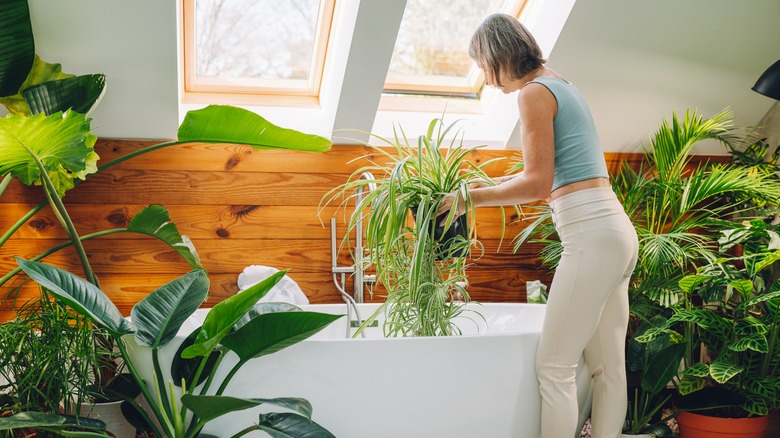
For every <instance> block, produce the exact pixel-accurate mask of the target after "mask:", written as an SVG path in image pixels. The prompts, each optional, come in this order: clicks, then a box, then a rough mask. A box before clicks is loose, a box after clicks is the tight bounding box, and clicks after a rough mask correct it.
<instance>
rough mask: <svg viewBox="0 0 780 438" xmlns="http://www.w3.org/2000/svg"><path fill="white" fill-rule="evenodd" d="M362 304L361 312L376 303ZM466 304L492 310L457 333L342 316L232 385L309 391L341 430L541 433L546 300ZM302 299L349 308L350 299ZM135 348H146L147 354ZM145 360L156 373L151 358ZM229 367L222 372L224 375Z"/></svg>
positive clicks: (214, 428)
mask: <svg viewBox="0 0 780 438" xmlns="http://www.w3.org/2000/svg"><path fill="white" fill-rule="evenodd" d="M358 306H359V309H360V313H361V316H362V317H363V318H366V317H368V316H369V315H371V314H372V313H373V312H374V310H376V308H377V307H378V305H377V304H360V305H358ZM467 308H468V309H469V310H475V311H477V312H479V314H481V315H482V317H484V320H483V318H481V317H479V316H476V315H474V314H473V313H472V314H471V316H470V317H468V316H469V312H466V317H460V320H459V321H458V326H459V327H461V329H462V330H463V332H464V334H463V335H462V336H454V337H425V338H422V337H421V338H388V339H386V338H383V336H382V328H381V324H382V322H381V320H380V321H379V326H378V327H370V328H367V329H366V337H365V338H360V337H359V338H355V339H350V338H346V318H341V319H339V320H337V321H336V322H335V323H333V324H331V325H330V326H328V327H326V328H325V329H324V330H323V331H321V332H319V333H318V334H316V335H315V336H313V337H311V338H309V339H307V340H305V341H303V342H301V343H299V344H296V345H293V346H292V347H289V348H287V349H285V350H282V351H280V352H278V353H274V354H272V355H269V356H265V357H260V358H257V359H253V360H252V361H250V362H249V363H247V364H246V365H245V366H244V367H243V368H242V370H241V372H239V373H238V375H237V376H236V377H235V378H234V379H233V381H232V382H231V384H230V386H228V389H227V390H226V391H225V395H234V396H238V397H258V398H272V397H303V398H306V399H307V400H309V401H310V402H311V404H312V406H313V408H314V413H313V417H312V418H313V420H314V421H316V422H317V423H319V424H320V425H322V426H324V427H325V428H327V429H328V430H330V431H331V432H332V433H333V434H334V435H335V436H336V437H338V438H423V437H425V438H483V437H484V438H536V437H538V436H539V416H540V414H539V410H540V397H539V393H538V383H537V380H536V373H535V371H534V356H535V352H536V347H537V344H538V342H539V334H540V330H541V326H542V321H543V319H544V310H545V306H544V305H537V304H503V303H502V304H499V303H489V304H483V305H477V304H469V305H468V306H467ZM303 309H304V310H307V311H317V312H323V313H332V314H343V313H346V305H344V304H320V305H309V306H303ZM207 311H208V309H200V310H198V311H197V312H196V313H195V314H194V315H193V316H192V317H191V318H190V320H189V321H187V323H185V325H184V326H183V327H182V330H181V331H180V333H179V337H177V339H176V340H174V341H173V342H171V344H169V345H168V346H166V347H165V349H164V351H161V353H162V354H161V359H162V363H170V362H169V358H170V357H171V356H172V355H173V353H174V352H175V351H176V348H178V345H179V344H180V343H181V341H182V340H183V339H184V337H185V336H186V335H187V334H189V333H190V332H191V331H192V330H193V329H194V328H196V327H197V326H199V325H200V323H201V322H202V320H203V318H204V317H205V314H206V312H207ZM133 350H134V351H136V353H134V354H139V355H140V356H139V358H140V357H141V356H146V355H147V354H148V352H146V353H144V352H143V351H139V349H137V348H136V349H133ZM231 356H232V357H226V358H225V360H224V361H223V364H222V367H220V368H221V369H222V370H228V369H230V368H231V367H232V365H234V364H235V363H236V361H235V356H234V355H231ZM149 362H151V361H149ZM140 368H141V371H142V372H144V373H147V374H148V376H149V378H150V381H151V376H152V369H151V363H149V366H148V367H146V366H142V367H140ZM588 374H589V373H588V371H587V369H586V366H585V365H584V362H583V361H582V360H581V361H580V367H579V369H578V375H577V384H578V391H579V403H580V425H582V424H583V423H584V422H585V419H586V418H587V416H588V414H589V412H590V404H591V393H592V382H591V379H590V377H589V375H588ZM223 376H224V375H219V374H218V379H220V378H221V377H223ZM262 408H263V407H262V406H261V407H259V408H255V409H252V410H246V411H241V412H236V413H232V414H228V415H225V416H223V417H221V418H218V419H216V420H214V421H212V422H211V423H209V424H208V425H207V426H206V427H205V428H204V429H203V431H204V433H208V434H212V435H216V436H219V437H230V436H232V435H233V434H234V433H236V432H238V431H240V430H241V429H243V428H244V427H246V426H247V425H249V424H251V423H252V422H255V421H256V419H257V414H258V413H259V412H262V411H263V410H262ZM268 410H272V411H273V410H275V411H279V410H280V408H269V409H268ZM246 436H251V437H264V436H268V435H266V434H265V433H263V432H252V433H251V434H249V435H246ZM564 438H565V437H564Z"/></svg>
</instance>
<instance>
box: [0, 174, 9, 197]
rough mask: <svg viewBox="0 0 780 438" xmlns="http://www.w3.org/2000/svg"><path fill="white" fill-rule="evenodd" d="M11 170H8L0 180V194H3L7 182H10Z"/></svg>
mask: <svg viewBox="0 0 780 438" xmlns="http://www.w3.org/2000/svg"><path fill="white" fill-rule="evenodd" d="M11 178H12V176H11V172H8V173H6V174H5V176H4V177H3V181H2V182H0V196H2V195H3V192H4V191H5V189H6V187H8V184H11Z"/></svg>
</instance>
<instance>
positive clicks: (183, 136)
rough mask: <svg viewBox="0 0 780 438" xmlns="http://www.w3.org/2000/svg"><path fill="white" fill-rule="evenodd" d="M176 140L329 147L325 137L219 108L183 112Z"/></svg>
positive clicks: (239, 110)
mask: <svg viewBox="0 0 780 438" xmlns="http://www.w3.org/2000/svg"><path fill="white" fill-rule="evenodd" d="M178 137H179V141H180V142H185V141H186V142H202V143H240V144H246V145H249V146H251V147H253V148H255V149H292V150H301V151H312V152H325V151H327V150H329V149H330V146H331V142H330V140H328V139H326V138H323V137H319V136H316V135H310V134H304V133H301V132H298V131H295V130H292V129H286V128H281V127H279V126H276V125H274V124H272V123H271V122H269V121H267V120H266V119H264V118H262V117H260V116H259V115H257V114H255V113H253V112H251V111H248V110H245V109H242V108H237V107H233V106H223V105H209V106H208V107H206V108H203V109H200V110H194V111H189V112H187V115H186V116H185V117H184V121H183V122H182V123H181V125H180V126H179V133H178Z"/></svg>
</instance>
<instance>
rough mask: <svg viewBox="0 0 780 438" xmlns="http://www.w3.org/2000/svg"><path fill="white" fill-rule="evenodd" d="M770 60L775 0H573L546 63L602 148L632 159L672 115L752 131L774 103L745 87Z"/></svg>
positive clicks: (779, 22) (776, 32) (777, 36)
mask: <svg viewBox="0 0 780 438" xmlns="http://www.w3.org/2000/svg"><path fill="white" fill-rule="evenodd" d="M778 59H780V1H778V0H750V1H732V0H684V1H680V0H654V1H644V0H623V1H615V0H590V1H588V0H579V1H577V2H576V3H575V5H574V7H573V9H572V11H571V13H570V15H569V19H568V21H567V22H566V25H565V26H564V29H563V31H562V32H561V35H560V37H559V38H558V41H557V42H556V45H555V48H554V49H553V51H552V53H551V55H550V59H549V65H550V66H551V67H552V68H554V69H556V70H558V71H560V72H561V73H563V74H564V75H566V76H567V77H568V78H569V79H570V80H572V81H574V82H575V84H576V85H577V86H578V87H579V88H580V90H581V91H582V92H583V93H584V94H585V95H586V97H587V99H588V102H589V104H590V106H591V109H592V111H593V112H594V117H595V119H596V121H597V125H598V128H599V135H600V136H601V139H602V142H603V143H604V148H605V150H611V151H634V150H641V145H640V143H641V142H644V143H647V140H648V138H649V135H650V133H652V132H653V131H654V130H655V129H656V127H657V126H658V124H659V123H660V121H661V119H662V118H663V117H665V118H670V117H671V115H672V112H673V111H676V112H677V113H678V114H684V113H685V111H686V110H688V109H690V110H698V113H699V114H702V115H704V116H712V115H714V114H716V113H718V112H720V111H721V110H723V109H724V108H727V107H729V108H730V109H731V110H732V111H733V113H734V122H735V124H736V125H738V126H753V125H756V124H758V123H759V121H760V120H761V118H762V116H763V115H764V114H765V113H766V112H767V110H768V109H769V108H770V107H771V106H772V104H773V103H774V102H775V101H774V100H772V99H770V98H768V97H765V96H762V95H760V94H758V93H756V92H754V91H752V90H751V89H750V88H751V87H752V86H753V84H754V83H755V81H756V80H757V79H758V77H759V76H760V75H761V73H762V72H763V71H764V70H765V69H766V68H767V67H769V66H770V65H772V63H774V62H775V61H777V60H778ZM699 152H701V153H723V152H724V150H723V148H722V147H721V146H719V145H715V144H705V145H704V146H703V147H702V148H699Z"/></svg>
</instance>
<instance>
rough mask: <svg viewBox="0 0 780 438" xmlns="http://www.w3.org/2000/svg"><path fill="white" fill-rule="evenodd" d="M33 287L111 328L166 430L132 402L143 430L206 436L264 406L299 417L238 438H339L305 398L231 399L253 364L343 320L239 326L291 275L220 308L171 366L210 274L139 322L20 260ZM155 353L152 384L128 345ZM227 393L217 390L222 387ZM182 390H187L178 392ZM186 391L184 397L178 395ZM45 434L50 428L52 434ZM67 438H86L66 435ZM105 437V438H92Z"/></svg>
mask: <svg viewBox="0 0 780 438" xmlns="http://www.w3.org/2000/svg"><path fill="white" fill-rule="evenodd" d="M17 261H18V263H19V265H20V267H22V269H23V270H24V271H25V273H27V275H29V276H30V277H31V278H32V279H33V280H35V281H36V282H38V284H40V285H41V286H43V287H44V288H46V289H47V290H49V291H50V292H51V293H52V294H53V295H55V296H56V297H57V298H58V299H60V300H62V301H63V302H65V303H66V304H67V305H68V306H69V307H71V308H72V309H73V310H74V311H76V312H77V313H79V314H81V315H84V316H86V317H87V318H89V319H90V320H92V321H93V322H95V323H97V324H100V325H101V326H102V327H105V328H106V330H107V331H108V333H109V334H110V336H111V337H112V338H114V339H115V340H116V341H117V345H118V347H119V349H120V351H121V354H122V358H123V359H124V361H125V363H126V365H127V368H128V370H129V371H130V373H131V374H132V376H133V378H134V380H135V381H136V383H138V384H139V386H140V387H141V391H142V393H143V396H144V398H145V399H146V402H147V403H148V405H149V406H150V407H151V410H152V413H153V415H154V416H155V417H156V419H157V420H158V422H159V424H160V425H161V429H157V427H156V426H155V425H154V424H153V423H152V422H151V421H150V419H149V417H148V415H147V413H146V412H145V411H144V410H143V409H141V408H140V407H139V406H138V404H137V403H135V401H133V400H132V398H129V397H128V400H127V403H128V404H129V406H131V407H132V408H134V409H132V408H130V409H128V412H129V413H131V414H132V415H131V418H132V419H133V421H134V422H135V423H137V424H138V425H139V426H146V427H150V428H152V430H153V431H154V434H155V436H157V437H163V436H167V437H171V438H185V437H195V436H198V434H199V432H200V430H201V429H202V428H203V426H205V425H206V424H207V423H208V422H209V421H211V420H212V419H214V418H217V417H220V416H222V415H224V414H227V413H229V412H234V411H239V410H243V409H247V408H250V407H254V406H259V405H261V404H270V405H276V406H280V407H282V408H285V409H288V410H292V411H294V412H287V413H270V414H260V417H259V419H258V421H257V424H248V425H247V428H246V429H244V430H242V431H241V432H239V433H238V434H236V435H234V437H236V438H238V437H240V436H243V435H245V434H247V433H249V432H251V431H254V430H260V431H268V432H269V433H272V434H274V436H290V437H304V436H321V437H329V436H332V435H331V434H330V433H329V432H328V431H327V430H325V429H324V428H322V427H321V426H319V425H318V424H317V423H314V422H312V421H311V412H312V408H311V405H310V404H309V403H308V402H307V401H306V400H303V399H297V398H274V399H261V398H252V399H241V398H236V397H230V396H229V395H225V394H226V391H227V389H228V388H229V386H228V385H229V383H230V381H231V378H232V377H233V376H234V375H235V373H236V372H237V371H238V370H239V369H240V368H241V367H242V366H243V365H244V364H246V363H247V362H248V361H249V360H251V359H253V358H257V357H261V356H264V355H268V354H272V353H274V352H277V351H279V350H281V349H283V348H286V347H287V346H289V345H292V344H295V343H296V342H299V341H301V340H303V339H305V338H307V337H308V336H311V335H312V334H314V333H316V332H317V331H319V330H320V329H322V328H323V327H325V326H326V325H328V324H330V323H331V322H333V321H334V320H335V319H337V318H339V317H340V316H341V315H329V314H320V313H316V312H303V311H285V312H275V313H261V312H256V313H257V314H256V315H255V316H254V317H252V318H249V321H244V322H243V324H242V325H237V324H238V323H239V322H241V320H242V319H243V318H244V317H245V315H247V313H248V312H249V311H250V310H252V309H253V308H255V306H256V303H257V301H258V300H259V299H260V298H262V297H263V296H264V295H265V294H266V293H267V292H268V291H269V290H270V289H271V288H272V287H273V286H274V285H275V284H276V283H277V282H278V281H279V280H280V279H281V278H282V277H283V276H284V275H285V274H286V271H280V272H278V273H276V274H274V275H272V276H271V277H269V278H267V279H266V280H263V281H262V282H260V283H258V284H256V285H254V286H252V287H250V288H248V289H246V290H245V291H243V292H241V293H239V294H237V295H234V296H232V297H230V298H228V299H226V300H224V301H222V302H220V303H219V304H217V305H216V306H214V307H213V308H212V309H211V311H210V312H209V313H208V315H207V316H206V319H205V320H204V322H203V325H202V326H201V327H200V328H199V329H197V330H196V331H195V332H194V333H192V335H191V336H190V338H189V339H190V341H191V344H189V345H188V346H182V347H181V348H180V351H181V353H180V354H179V355H177V357H175V358H174V361H173V363H171V364H161V363H160V361H159V357H158V354H159V351H160V349H161V348H163V347H165V346H166V345H167V344H169V343H170V342H171V341H172V340H173V339H174V338H175V336H176V334H177V332H178V331H179V328H180V327H181V326H182V324H183V323H184V321H185V320H186V319H187V318H188V317H189V316H190V315H191V314H192V313H193V312H194V311H195V310H196V309H197V308H198V307H199V306H200V304H201V303H202V302H203V301H204V300H205V299H206V297H207V296H208V288H209V282H208V279H207V277H206V273H205V272H204V271H203V270H196V271H191V272H190V273H188V274H185V275H183V276H181V277H179V278H177V279H176V280H173V281H171V282H170V283H167V284H165V285H163V286H161V287H160V288H158V289H157V290H155V291H154V292H152V293H151V294H149V295H148V296H147V297H146V298H144V299H143V300H141V301H140V302H138V303H137V304H136V305H135V306H134V307H133V311H132V322H131V321H129V320H127V319H125V318H123V317H122V315H121V314H120V313H119V310H118V309H117V308H116V307H115V306H114V305H113V304H112V303H111V301H110V300H109V299H108V297H107V296H106V295H105V294H104V293H103V292H102V291H101V290H100V289H99V288H97V287H96V286H95V285H93V284H92V283H90V282H88V281H86V280H84V279H82V278H81V277H78V276H76V275H74V274H72V273H70V272H67V271H64V270H62V269H60V268H57V267H55V266H51V265H47V264H44V263H40V262H31V261H26V260H23V259H17ZM128 336H131V337H133V339H134V341H135V343H137V345H139V346H141V347H145V348H148V349H150V350H151V356H152V361H153V363H154V370H155V378H154V381H153V382H149V381H144V380H143V379H142V376H141V374H140V373H139V372H138V364H137V363H136V362H135V361H134V356H133V355H131V354H129V353H128V342H129V341H128V340H127V339H123V338H124V337H128ZM228 354H236V355H237V356H238V357H239V361H238V363H237V364H236V365H235V366H234V367H233V368H232V369H231V370H230V371H229V372H228V373H227V376H226V377H224V378H223V380H222V381H221V382H218V381H217V380H218V379H216V378H215V376H216V375H217V371H218V370H219V368H220V364H221V363H222V359H223V358H224V357H225V356H227V355H228ZM163 365H165V366H168V367H170V369H171V375H172V376H176V377H178V380H177V381H176V382H174V381H172V380H168V381H165V380H164V379H163V373H162V368H161V367H162V366H163ZM217 383H219V387H218V389H217V390H216V391H214V385H216V384H217ZM175 387H178V388H180V389H178V390H175V389H174V388H175ZM176 391H180V392H181V394H182V395H181V396H178V395H177V394H176ZM30 426H38V422H37V419H36V418H32V419H31V418H29V417H28V416H27V415H25V414H24V413H22V414H17V415H15V416H12V417H7V418H0V429H9V428H18V427H30ZM44 429H46V428H45V427H44ZM59 432H60V433H62V434H63V435H65V436H86V435H78V433H73V434H71V433H69V432H68V431H59ZM89 436H105V435H89Z"/></svg>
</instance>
